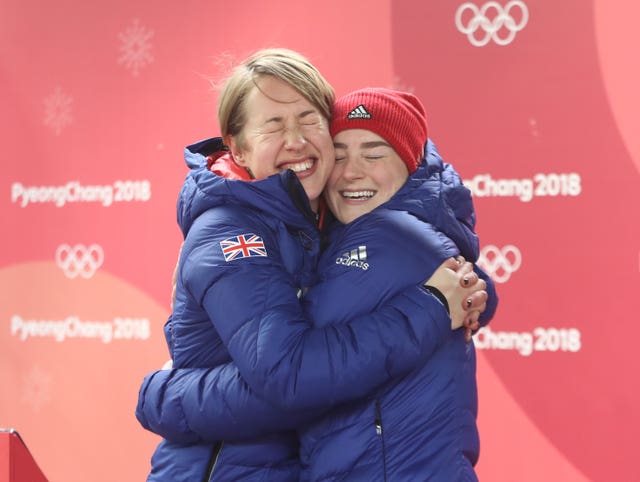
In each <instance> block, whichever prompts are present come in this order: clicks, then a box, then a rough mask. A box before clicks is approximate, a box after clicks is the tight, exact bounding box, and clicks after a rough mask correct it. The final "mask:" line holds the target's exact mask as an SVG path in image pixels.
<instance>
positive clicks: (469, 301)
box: [467, 298, 471, 308]
mask: <svg viewBox="0 0 640 482" xmlns="http://www.w3.org/2000/svg"><path fill="white" fill-rule="evenodd" d="M467 308H471V298H468V299H467Z"/></svg>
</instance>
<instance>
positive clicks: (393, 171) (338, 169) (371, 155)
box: [325, 129, 409, 224]
mask: <svg viewBox="0 0 640 482" xmlns="http://www.w3.org/2000/svg"><path fill="white" fill-rule="evenodd" d="M333 143H334V146H335V152H336V163H335V167H334V168H333V171H332V172H331V175H330V176H329V181H328V182H327V187H326V189H325V198H326V200H327V204H328V205H329V208H330V209H331V211H332V212H333V214H334V215H335V216H336V218H337V219H338V220H339V221H341V222H342V223H345V224H346V223H350V222H351V221H353V220H354V219H356V218H358V217H360V216H362V215H363V214H366V213H368V212H370V211H371V210H373V209H375V208H377V207H378V206H380V205H381V204H383V203H385V202H387V201H388V200H389V199H391V197H392V196H393V195H394V194H395V193H396V192H398V190H399V189H400V188H401V187H402V185H403V184H404V183H405V181H406V180H407V178H408V177H409V171H408V169H407V166H406V164H405V163H404V162H403V160H402V159H401V158H400V156H398V154H397V153H396V151H395V150H394V149H393V147H391V145H389V143H387V141H385V140H384V139H383V138H382V137H380V136H379V135H377V134H375V133H373V132H371V131H368V130H364V129H347V130H344V131H341V132H339V133H338V134H336V136H335V137H334V139H333Z"/></svg>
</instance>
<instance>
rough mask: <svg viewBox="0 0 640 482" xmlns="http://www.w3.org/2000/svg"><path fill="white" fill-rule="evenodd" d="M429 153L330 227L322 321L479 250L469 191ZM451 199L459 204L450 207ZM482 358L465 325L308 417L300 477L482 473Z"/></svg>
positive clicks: (364, 306) (322, 270) (434, 477)
mask: <svg viewBox="0 0 640 482" xmlns="http://www.w3.org/2000/svg"><path fill="white" fill-rule="evenodd" d="M429 154H430V158H429V157H428V162H427V163H426V164H423V165H422V166H421V167H420V168H419V169H418V171H417V172H416V173H414V174H413V175H412V176H411V178H410V179H409V182H407V183H406V184H405V185H404V186H403V188H402V189H401V190H400V191H399V192H398V193H397V194H396V195H395V196H394V197H393V198H392V200H390V201H389V202H388V203H386V204H385V205H384V206H382V207H380V208H378V209H375V210H374V211H372V212H371V213H369V214H367V215H364V216H361V217H359V218H358V219H356V220H355V221H353V222H352V223H350V224H348V225H338V226H335V227H334V228H333V229H332V230H331V235H330V242H329V248H328V249H327V250H326V251H324V252H323V254H322V256H321V259H320V263H319V265H318V273H319V276H320V277H321V279H320V282H319V284H318V285H316V286H315V287H314V288H313V289H312V290H311V291H310V292H309V294H308V296H307V297H306V303H308V305H309V306H308V310H309V312H310V313H313V317H314V321H315V323H316V326H319V327H320V326H326V325H327V324H335V323H336V322H340V323H343V322H345V321H346V320H349V319H350V318H353V317H355V316H358V315H360V314H361V313H363V312H366V311H368V310H371V309H374V308H375V307H376V306H378V305H380V304H384V303H385V302H386V301H387V300H388V299H390V298H391V297H393V296H394V295H395V294H396V293H398V292H400V291H402V290H404V289H406V288H407V287H408V286H411V285H412V284H413V283H416V282H419V280H420V279H422V277H423V276H424V270H425V268H427V270H435V268H437V267H438V266H439V265H440V264H441V263H442V262H443V261H444V260H445V259H446V258H447V257H450V256H452V255H454V254H456V253H457V250H458V249H460V251H461V252H462V253H464V255H465V257H467V258H469V259H472V260H473V259H476V258H477V256H478V243H477V238H476V237H475V235H473V233H472V228H473V223H474V219H473V217H472V216H470V214H471V213H472V211H473V210H472V204H471V198H470V196H469V193H468V191H467V190H466V189H465V188H464V187H463V186H462V185H461V183H460V180H459V178H458V177H457V176H456V175H455V172H453V171H452V170H451V169H450V168H448V167H446V166H442V165H441V164H440V162H438V160H439V156H438V155H437V151H436V150H435V147H434V146H431V148H430V150H429ZM438 164H440V165H441V167H438ZM447 199H448V200H447ZM452 199H455V205H456V207H457V212H454V211H452V210H451V209H449V208H448V206H449V201H451V200H452ZM465 213H466V214H465ZM456 214H457V215H458V216H459V217H460V219H457V218H456ZM460 220H465V221H464V222H459V221H460ZM432 223H433V224H432ZM454 243H455V244H454ZM483 277H485V278H486V276H483ZM488 284H489V288H488V292H489V293H490V295H491V297H490V301H489V303H488V308H487V310H486V312H485V313H484V315H483V322H485V323H486V322H487V320H488V319H489V318H490V317H492V316H493V314H494V312H495V309H496V306H497V297H496V295H495V289H494V284H493V282H491V280H488ZM346 287H348V288H346ZM326 300H333V303H327V301H326ZM475 363H476V359H475V349H474V346H473V342H471V343H466V342H465V340H464V333H463V332H462V331H460V330H458V331H456V332H455V333H454V336H453V337H451V338H450V339H449V340H448V341H447V343H446V344H445V345H443V346H441V347H440V348H439V349H438V350H437V351H436V352H435V353H434V354H433V356H432V357H431V358H430V359H429V360H428V362H427V363H426V364H425V365H424V366H422V367H420V368H418V369H416V370H414V371H413V372H411V373H410V374H408V375H406V376H405V377H402V378H401V379H399V380H395V381H393V382H391V383H389V384H387V385H386V386H384V387H383V388H381V389H380V390H378V392H377V393H376V394H374V395H372V396H371V397H368V398H367V399H365V400H362V401H360V402H358V403H349V404H345V405H343V406H342V407H340V408H338V409H334V410H332V411H331V412H329V413H328V414H326V415H325V416H323V417H320V418H319V419H317V420H315V421H314V422H312V423H311V424H309V425H307V426H305V427H304V428H303V429H302V430H301V431H300V443H301V448H300V456H301V461H302V465H303V471H302V476H301V480H313V481H334V480H349V481H363V482H364V481H371V480H380V481H394V482H396V481H403V482H404V481H406V482H413V481H416V480H420V481H427V480H428V481H436V482H465V481H476V480H477V477H476V475H475V472H474V469H473V466H474V465H475V463H476V462H477V460H478V455H479V437H478V431H477V426H476V415H477V388H476V365H475Z"/></svg>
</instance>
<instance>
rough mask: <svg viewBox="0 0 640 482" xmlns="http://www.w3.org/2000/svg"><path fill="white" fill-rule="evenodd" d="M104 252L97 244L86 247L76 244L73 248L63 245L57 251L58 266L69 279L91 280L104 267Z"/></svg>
mask: <svg viewBox="0 0 640 482" xmlns="http://www.w3.org/2000/svg"><path fill="white" fill-rule="evenodd" d="M103 261H104V252H103V251H102V248H101V247H100V246H99V245H97V244H92V245H91V246H89V247H86V246H84V245H82V244H76V245H75V246H73V247H71V246H69V245H68V244H62V245H60V246H59V247H58V249H57V250H56V264H57V265H58V267H59V268H60V269H61V270H62V271H63V273H64V274H65V276H66V277H67V278H71V279H73V278H77V277H78V276H82V277H83V278H85V279H89V278H91V277H92V276H93V275H94V274H95V272H96V271H97V270H98V268H100V266H102V262H103Z"/></svg>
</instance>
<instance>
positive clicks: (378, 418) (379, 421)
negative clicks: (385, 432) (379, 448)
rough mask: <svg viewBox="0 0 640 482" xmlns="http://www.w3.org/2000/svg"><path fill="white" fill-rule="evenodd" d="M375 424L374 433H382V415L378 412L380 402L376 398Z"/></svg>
mask: <svg viewBox="0 0 640 482" xmlns="http://www.w3.org/2000/svg"><path fill="white" fill-rule="evenodd" d="M374 423H375V424H376V434H377V435H382V415H381V413H380V402H379V401H378V400H376V418H375V420H374Z"/></svg>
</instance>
